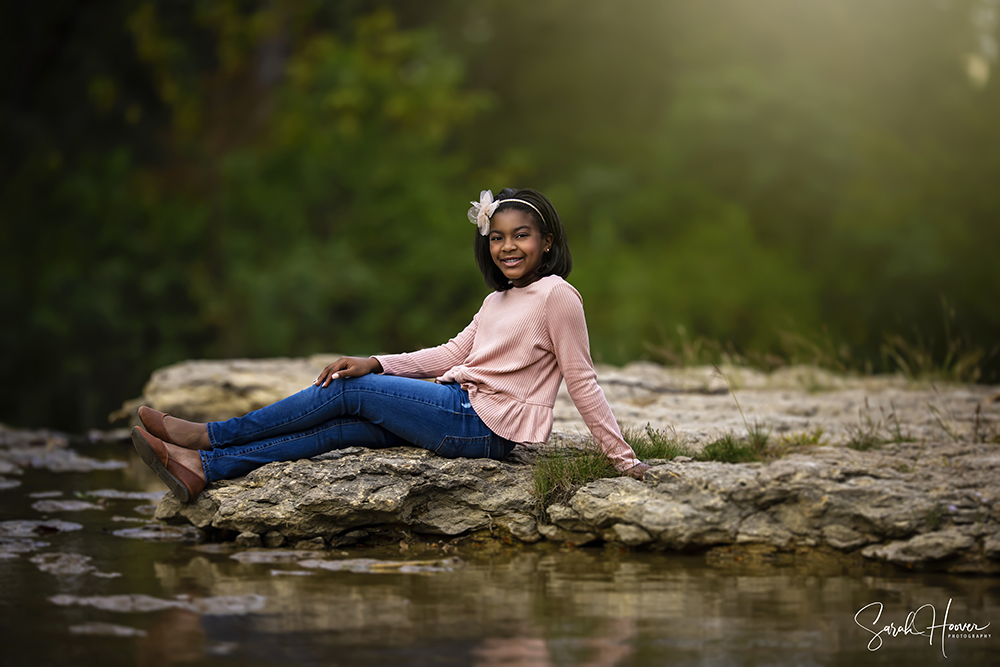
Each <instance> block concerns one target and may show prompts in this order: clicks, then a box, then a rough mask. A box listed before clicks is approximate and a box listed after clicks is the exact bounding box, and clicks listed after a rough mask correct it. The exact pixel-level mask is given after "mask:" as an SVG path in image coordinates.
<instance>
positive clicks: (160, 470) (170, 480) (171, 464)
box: [132, 426, 205, 503]
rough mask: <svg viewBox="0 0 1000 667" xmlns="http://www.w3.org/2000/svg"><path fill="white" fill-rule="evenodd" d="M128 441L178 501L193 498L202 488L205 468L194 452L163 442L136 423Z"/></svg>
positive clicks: (186, 500) (188, 500) (185, 501)
mask: <svg viewBox="0 0 1000 667" xmlns="http://www.w3.org/2000/svg"><path fill="white" fill-rule="evenodd" d="M132 443H133V444H134V445H135V450H136V451H137V452H138V453H139V458H141V459H142V461H143V463H145V464H146V465H148V466H149V467H150V468H151V469H152V470H153V472H154V473H156V476H157V477H159V478H160V479H161V480H162V481H163V483H164V484H166V485H167V486H168V487H170V490H171V491H173V493H174V495H175V496H176V497H177V499H178V500H180V501H181V502H182V503H187V502H190V501H192V500H194V499H195V498H197V497H198V494H199V493H201V490H202V489H204V488H205V468H204V466H203V465H202V463H201V456H200V455H199V454H198V452H196V451H193V450H190V449H185V448H183V447H178V446H176V445H172V444H170V443H168V442H164V441H163V440H161V439H160V438H157V437H156V436H155V435H153V434H152V433H150V432H149V431H147V430H146V429H144V428H142V427H140V426H136V427H135V428H133V429H132Z"/></svg>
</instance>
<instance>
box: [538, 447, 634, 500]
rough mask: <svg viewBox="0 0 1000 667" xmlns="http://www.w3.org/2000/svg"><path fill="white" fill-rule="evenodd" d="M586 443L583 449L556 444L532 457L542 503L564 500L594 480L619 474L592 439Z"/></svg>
mask: <svg viewBox="0 0 1000 667" xmlns="http://www.w3.org/2000/svg"><path fill="white" fill-rule="evenodd" d="M587 444H588V445H589V447H587V448H585V449H578V448H574V447H559V446H557V447H556V448H554V449H553V450H552V451H551V452H549V453H547V454H544V455H542V456H540V457H538V458H537V459H536V460H535V462H534V464H533V465H532V468H531V473H532V477H533V478H534V483H535V496H536V497H537V498H538V499H539V500H541V501H542V504H543V505H551V504H552V503H557V502H561V501H563V500H567V499H568V498H569V497H570V496H572V495H573V494H574V493H575V492H576V490H577V489H579V488H580V487H581V486H584V485H586V484H589V483H590V482H593V481H594V480H596V479H602V478H605V477H618V476H619V474H620V473H619V472H618V471H617V470H615V468H614V466H612V465H611V461H610V460H609V459H608V457H606V456H605V455H604V453H603V452H602V451H601V450H600V449H598V448H597V446H596V445H595V444H594V443H593V442H590V441H588V443H587Z"/></svg>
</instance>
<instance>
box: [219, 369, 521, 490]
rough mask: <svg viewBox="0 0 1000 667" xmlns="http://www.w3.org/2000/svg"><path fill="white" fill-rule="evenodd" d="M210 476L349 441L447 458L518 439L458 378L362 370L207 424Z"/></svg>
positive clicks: (491, 453)
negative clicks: (481, 411)
mask: <svg viewBox="0 0 1000 667" xmlns="http://www.w3.org/2000/svg"><path fill="white" fill-rule="evenodd" d="M208 439H209V441H210V442H211V443H212V449H210V450H202V451H201V462H202V464H203V465H204V467H205V479H206V480H207V481H209V482H214V481H216V480H219V479H231V478H233V477H239V476H240V475H245V474H246V473H248V472H250V471H251V470H253V469H255V468H259V467H260V466H262V465H264V464H265V463H270V462H272V461H293V460H297V459H306V458H311V457H313V456H317V455H319V454H323V453H325V452H329V451H331V450H334V449H343V448H344V447H357V446H360V447H370V448H382V447H399V446H416V447H423V448H424V449H429V450H430V451H432V452H434V453H435V454H437V455H439V456H444V457H447V458H458V457H468V458H484V457H485V458H491V459H502V458H503V457H505V456H507V454H509V453H510V452H511V450H512V449H514V445H515V443H513V442H511V441H510V440H507V439H505V438H501V437H500V436H498V435H496V434H495V433H493V432H492V431H490V429H489V428H488V427H487V426H486V424H484V423H483V420H482V419H480V418H479V415H477V414H476V412H475V410H473V409H472V405H471V404H470V403H469V394H468V392H466V391H465V390H464V389H462V387H461V386H460V385H457V384H437V383H435V382H425V381H423V380H414V379H412V378H401V377H395V376H392V375H365V376H362V377H358V378H344V379H338V380H334V381H333V382H331V383H330V384H329V386H327V387H318V386H315V385H312V386H310V387H308V388H306V389H303V390H302V391H300V392H299V393H297V394H293V395H292V396H289V397H288V398H285V399H282V400H280V401H278V402H277V403H273V404H271V405H269V406H267V407H265V408H261V409H260V410H254V411H253V412H250V413H248V414H246V415H244V416H242V417H234V418H233V419H227V420H226V421H223V422H209V423H208Z"/></svg>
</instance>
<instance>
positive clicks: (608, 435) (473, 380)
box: [132, 188, 649, 502]
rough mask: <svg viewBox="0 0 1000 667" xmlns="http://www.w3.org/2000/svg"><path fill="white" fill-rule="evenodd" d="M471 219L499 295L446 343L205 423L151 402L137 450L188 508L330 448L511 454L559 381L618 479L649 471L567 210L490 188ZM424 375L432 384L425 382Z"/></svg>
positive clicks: (348, 366)
mask: <svg viewBox="0 0 1000 667" xmlns="http://www.w3.org/2000/svg"><path fill="white" fill-rule="evenodd" d="M469 219H470V220H471V221H472V222H473V223H475V224H476V225H477V227H478V233H477V235H476V241H475V254H476V261H477V263H478V264H479V268H480V270H481V271H482V272H483V277H484V278H485V279H486V284H487V285H489V286H490V287H491V288H492V289H493V290H494V291H493V292H492V293H491V294H490V295H489V296H487V297H486V299H485V300H484V301H483V305H482V307H481V308H480V309H479V312H478V313H476V315H475V317H473V318H472V322H471V323H469V325H468V326H467V327H466V328H465V329H464V330H463V331H462V332H461V333H459V334H458V335H457V336H455V337H454V338H452V339H451V340H449V341H448V342H447V343H444V344H443V345H439V346H438V347H433V348H428V349H425V350H419V351H417V352H409V353H404V354H388V355H375V356H373V357H367V358H364V357H342V358H340V359H338V360H337V361H335V362H333V363H332V364H330V365H329V366H327V367H326V368H324V369H323V372H321V373H320V374H319V377H317V378H316V381H315V382H313V384H312V386H310V387H308V388H306V389H303V390H302V391H300V392H298V393H297V394H293V395H292V396H289V397H288V398H285V399H283V400H281V401H278V402H277V403H274V404H272V405H269V406H267V407H264V408H261V409H260V410H254V411H253V412H250V413H248V414H246V415H244V416H243V417H234V418H233V419H229V420H227V421H223V422H209V423H208V424H201V423H195V422H189V421H185V420H182V419H177V418H175V417H171V416H170V415H166V414H164V413H162V412H158V411H156V410H153V409H151V408H147V407H145V406H144V407H142V408H140V409H139V418H140V419H141V420H142V423H143V426H144V427H145V428H143V427H138V426H137V427H135V428H133V429H132V442H133V444H134V445H135V448H136V450H137V451H138V452H139V456H140V457H141V458H142V460H143V461H144V462H146V464H147V465H149V466H150V467H151V468H152V469H153V470H154V471H155V472H156V474H157V476H159V477H160V479H161V480H163V481H164V482H165V483H166V484H167V486H169V487H170V489H171V490H172V491H173V492H174V494H175V495H176V496H177V497H178V498H179V499H180V500H181V501H183V502H188V501H189V500H191V499H193V498H195V497H196V496H197V495H198V494H199V493H200V492H201V490H202V489H203V488H204V487H205V485H206V484H207V483H209V482H213V481H215V480H220V479H230V478H233V477H238V476H240V475H244V474H246V473H248V472H249V471H251V470H253V469H255V468H258V467H260V466H262V465H264V464H265V463H270V462H272V461H288V460H295V459H303V458H310V457H313V456H317V455H319V454H322V453H324V452H328V451H330V450H333V449H342V448H344V447H353V446H363V447H371V448H381V447H397V446H417V447H422V448H424V449H428V450H430V451H433V452H435V453H436V454H438V455H439V456H445V457H449V458H458V457H469V458H477V457H488V458H493V459H502V458H504V457H505V456H507V455H508V454H509V453H510V452H511V450H512V449H514V446H515V445H516V443H518V442H544V441H545V440H547V439H548V437H549V434H550V433H551V431H552V419H553V418H552V407H553V405H554V404H555V399H556V393H557V392H558V390H559V384H560V381H561V380H562V379H563V378H565V379H566V388H567V389H568V390H569V395H570V397H571V398H572V399H573V403H574V404H575V405H576V407H577V409H578V410H579V411H580V414H581V415H582V416H583V419H584V422H586V424H587V427H588V428H589V429H590V432H591V433H592V434H593V436H594V439H595V440H596V441H597V442H598V444H599V445H600V447H601V449H602V451H603V452H604V453H605V454H606V455H607V457H608V458H609V459H610V460H611V462H612V463H613V464H614V466H615V468H616V469H618V470H619V471H620V472H623V473H626V474H629V475H632V476H633V477H636V478H637V479H642V478H643V474H644V473H645V471H646V470H647V469H648V468H649V466H648V465H646V464H644V463H642V462H640V461H639V460H638V459H637V458H636V457H635V453H634V452H633V451H632V448H631V447H629V445H628V443H626V442H625V440H624V439H623V438H622V434H621V431H620V430H619V428H618V424H617V422H616V421H615V418H614V415H613V414H612V412H611V408H610V407H609V406H608V402H607V400H606V399H605V397H604V392H603V391H602V390H601V388H600V387H599V386H598V385H597V374H596V373H595V372H594V364H593V362H592V361H591V359H590V343H589V341H588V337H587V323H586V320H585V318H584V313H583V301H582V299H581V297H580V294H579V293H578V292H577V291H576V290H575V289H574V288H573V286H572V285H570V284H569V283H568V282H566V280H565V278H566V276H568V275H569V272H570V269H571V268H572V264H573V262H572V258H571V256H570V251H569V245H568V244H567V242H566V233H565V231H564V230H563V226H562V222H561V221H560V220H559V214H558V213H556V210H555V208H554V207H553V206H552V204H551V203H550V202H549V200H548V199H547V198H546V197H545V196H544V195H543V194H542V193H540V192H538V191H536V190H531V189H527V188H526V189H522V190H513V189H511V188H508V189H505V190H503V191H501V192H500V194H499V195H498V197H497V199H495V200H494V199H493V194H492V192H490V191H488V190H484V191H483V192H482V193H481V195H480V200H479V201H478V202H473V206H472V208H471V209H470V210H469ZM417 378H435V380H436V381H435V382H422V381H420V380H418V379H417Z"/></svg>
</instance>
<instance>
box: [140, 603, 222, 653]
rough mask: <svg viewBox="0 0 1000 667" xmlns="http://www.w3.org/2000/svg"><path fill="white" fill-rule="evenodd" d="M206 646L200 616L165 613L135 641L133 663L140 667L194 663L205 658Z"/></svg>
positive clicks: (178, 610) (183, 611) (187, 613)
mask: <svg viewBox="0 0 1000 667" xmlns="http://www.w3.org/2000/svg"><path fill="white" fill-rule="evenodd" d="M207 644H208V638H207V637H206V636H205V630H204V629H203V628H202V626H201V614H197V613H195V612H193V611H188V610H187V609H168V610H167V611H164V612H162V613H161V614H160V615H159V618H157V621H156V623H155V624H154V625H153V626H152V627H151V628H150V629H149V630H148V631H147V634H146V636H145V637H143V638H142V639H140V640H139V645H138V661H137V662H138V664H139V665H140V667H161V666H162V665H171V664H175V663H178V662H194V661H196V660H200V659H201V658H202V656H204V655H205V646H206V645H207Z"/></svg>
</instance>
